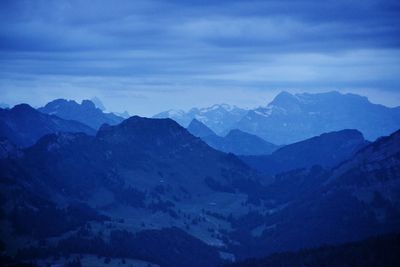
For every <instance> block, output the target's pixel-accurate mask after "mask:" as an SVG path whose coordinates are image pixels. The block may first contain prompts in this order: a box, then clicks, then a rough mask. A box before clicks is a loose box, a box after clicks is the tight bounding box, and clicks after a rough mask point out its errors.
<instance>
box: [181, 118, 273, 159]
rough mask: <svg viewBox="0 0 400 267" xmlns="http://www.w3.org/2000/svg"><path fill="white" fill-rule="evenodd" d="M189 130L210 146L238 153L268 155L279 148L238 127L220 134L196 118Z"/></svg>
mask: <svg viewBox="0 0 400 267" xmlns="http://www.w3.org/2000/svg"><path fill="white" fill-rule="evenodd" d="M187 130H188V131H189V132H190V133H191V134H193V135H194V136H197V137H200V138H201V139H202V140H203V141H204V142H206V143H207V144H208V145H209V146H211V147H213V148H215V149H217V150H219V151H223V152H226V153H233V154H236V155H267V154H271V153H272V152H273V151H275V150H276V149H277V148H278V146H276V145H274V144H271V143H269V142H267V141H265V140H263V139H262V138H260V137H258V136H255V135H253V134H248V133H245V132H242V131H240V130H237V129H235V130H231V131H229V133H228V134H227V135H225V136H219V135H217V134H215V133H214V132H213V131H212V130H211V129H210V128H208V127H207V126H206V125H204V124H203V123H202V122H200V121H198V120H196V119H193V120H192V122H191V123H190V124H189V126H188V128H187Z"/></svg>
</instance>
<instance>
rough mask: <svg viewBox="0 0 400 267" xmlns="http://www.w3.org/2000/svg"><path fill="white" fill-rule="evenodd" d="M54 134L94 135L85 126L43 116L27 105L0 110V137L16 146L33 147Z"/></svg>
mask: <svg viewBox="0 0 400 267" xmlns="http://www.w3.org/2000/svg"><path fill="white" fill-rule="evenodd" d="M56 132H83V133H86V134H95V131H94V130H93V129H92V128H90V127H89V126H86V125H85V124H82V123H80V122H77V121H72V120H65V119H61V118H59V117H57V116H54V115H48V114H43V113H41V112H39V111H37V110H36V109H34V108H32V107H31V106H29V105H27V104H20V105H16V106H14V107H13V108H11V109H0V136H2V137H6V138H7V139H8V140H9V141H10V142H11V143H13V144H15V145H17V146H21V147H27V146H30V145H33V144H34V143H35V142H36V141H37V140H38V139H39V138H41V137H42V136H44V135H46V134H50V133H56Z"/></svg>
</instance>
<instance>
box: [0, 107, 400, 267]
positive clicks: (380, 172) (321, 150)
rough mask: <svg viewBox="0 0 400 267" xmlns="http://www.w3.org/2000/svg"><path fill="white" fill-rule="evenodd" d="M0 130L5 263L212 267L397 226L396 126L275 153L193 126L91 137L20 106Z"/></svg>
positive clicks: (138, 126)
mask: <svg viewBox="0 0 400 267" xmlns="http://www.w3.org/2000/svg"><path fill="white" fill-rule="evenodd" d="M393 110H395V109H393ZM100 111H101V110H100ZM102 114H104V113H102ZM0 123H1V124H0V125H1V127H2V128H1V129H2V131H1V132H0V133H1V134H0V137H1V138H0V233H1V235H0V248H1V250H2V253H1V255H0V263H1V264H3V263H4V264H3V265H5V264H14V263H15V264H18V263H21V262H36V263H42V264H43V265H45V264H65V263H67V262H72V263H71V264H78V263H77V262H79V261H82V262H91V265H101V264H104V263H111V264H113V265H120V264H121V265H124V264H123V262H126V264H132V265H134V264H138V263H137V262H141V263H140V264H143V265H144V266H147V265H150V266H167V267H172V266H183V267H185V266H219V265H221V264H224V263H227V262H230V261H232V260H242V259H246V258H249V257H264V256H267V255H270V254H271V253H280V252H285V251H296V250H300V249H306V248H312V247H319V246H321V245H324V244H331V245H336V244H342V243H345V242H352V241H357V240H362V239H365V238H368V237H370V236H374V235H382V234H390V233H395V232H398V231H400V223H399V222H400V201H399V197H398V192H400V130H397V131H394V132H393V133H392V134H391V135H389V136H385V137H380V138H378V139H377V140H376V141H373V142H369V141H367V140H365V138H364V135H363V133H362V132H361V131H359V130H355V129H344V130H343V129H342V130H338V131H333V132H327V133H323V134H320V135H316V136H312V137H310V138H306V139H305V140H301V141H298V142H295V143H292V144H289V145H285V146H279V147H278V146H275V145H272V144H270V143H268V142H267V141H265V140H263V139H261V138H260V137H257V136H254V135H253V134H249V133H246V132H243V131H242V130H240V129H239V130H236V129H235V128H233V129H231V130H228V131H227V134H226V135H222V136H219V135H217V134H216V133H214V131H213V130H212V129H210V128H208V127H207V126H206V125H205V124H203V123H202V122H201V121H199V120H193V119H192V121H191V123H190V122H189V124H190V125H188V128H187V129H185V128H184V127H182V126H181V125H179V124H178V123H177V122H175V121H174V120H172V119H160V118H152V119H150V118H143V117H138V116H133V117H130V118H128V119H125V120H122V121H121V122H120V123H116V124H115V123H114V122H113V123H112V124H113V125H110V124H107V123H103V124H102V125H101V126H100V128H99V129H98V130H97V132H96V131H95V130H92V129H91V128H90V127H89V126H85V125H84V124H82V123H80V122H77V121H70V120H65V119H61V118H59V117H57V116H56V115H49V114H46V113H41V112H39V111H37V110H35V109H33V108H31V107H30V106H28V105H25V104H24V105H17V106H15V107H14V108H12V109H5V110H1V112H0ZM56 126H57V127H56ZM78 126H79V127H78ZM74 127H75V128H74ZM80 127H82V128H80ZM231 127H234V126H231ZM4 129H5V130H4ZM85 129H86V130H85ZM213 140H214V141H215V140H216V141H215V142H216V143H215V144H212V142H213ZM257 142H258V143H257ZM264 146H265V147H264ZM257 149H260V150H262V152H260V153H261V155H254V154H253V153H255V151H257ZM263 149H264V150H263ZM267 149H270V152H269V153H270V154H269V155H264V153H267ZM224 151H225V152H229V153H225V152H224ZM249 151H250V152H249ZM249 153H251V154H253V155H249ZM235 154H237V155H240V156H236V155H235ZM255 154H257V153H255ZM27 222H29V223H27ZM315 253H317V254H318V252H315ZM76 255H79V256H77V258H73V257H76ZM67 256H68V257H69V258H68V257H67ZM135 262H136V263H135ZM75 266H77V265H75ZM139 266H140V265H139Z"/></svg>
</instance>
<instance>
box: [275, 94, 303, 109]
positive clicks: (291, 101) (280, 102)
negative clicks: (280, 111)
mask: <svg viewBox="0 0 400 267" xmlns="http://www.w3.org/2000/svg"><path fill="white" fill-rule="evenodd" d="M298 103H299V99H298V98H297V97H296V96H295V95H292V94H291V93H289V92H286V91H282V92H280V93H279V94H278V95H277V96H276V97H275V98H274V99H273V100H272V101H271V103H270V104H269V106H279V107H289V106H293V105H297V104H298Z"/></svg>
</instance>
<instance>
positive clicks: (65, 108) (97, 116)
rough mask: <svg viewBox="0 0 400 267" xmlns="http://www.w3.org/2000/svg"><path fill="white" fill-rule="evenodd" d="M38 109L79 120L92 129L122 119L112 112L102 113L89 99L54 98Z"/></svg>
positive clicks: (118, 121) (115, 122)
mask: <svg viewBox="0 0 400 267" xmlns="http://www.w3.org/2000/svg"><path fill="white" fill-rule="evenodd" d="M38 110H39V111H40V112H43V113H47V114H51V115H56V116H58V117H60V118H63V119H66V120H75V121H79V122H81V123H84V124H86V125H88V126H90V127H92V128H93V129H98V128H99V127H100V126H101V125H102V124H104V123H108V124H117V123H120V122H121V121H122V120H123V118H122V117H119V116H117V115H115V114H113V113H104V112H103V111H102V110H101V109H99V108H97V107H96V105H95V104H94V103H93V101H91V100H82V102H81V104H79V103H77V102H76V101H74V100H65V99H56V100H53V101H51V102H49V103H47V104H46V105H45V106H44V107H41V108H39V109H38Z"/></svg>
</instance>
